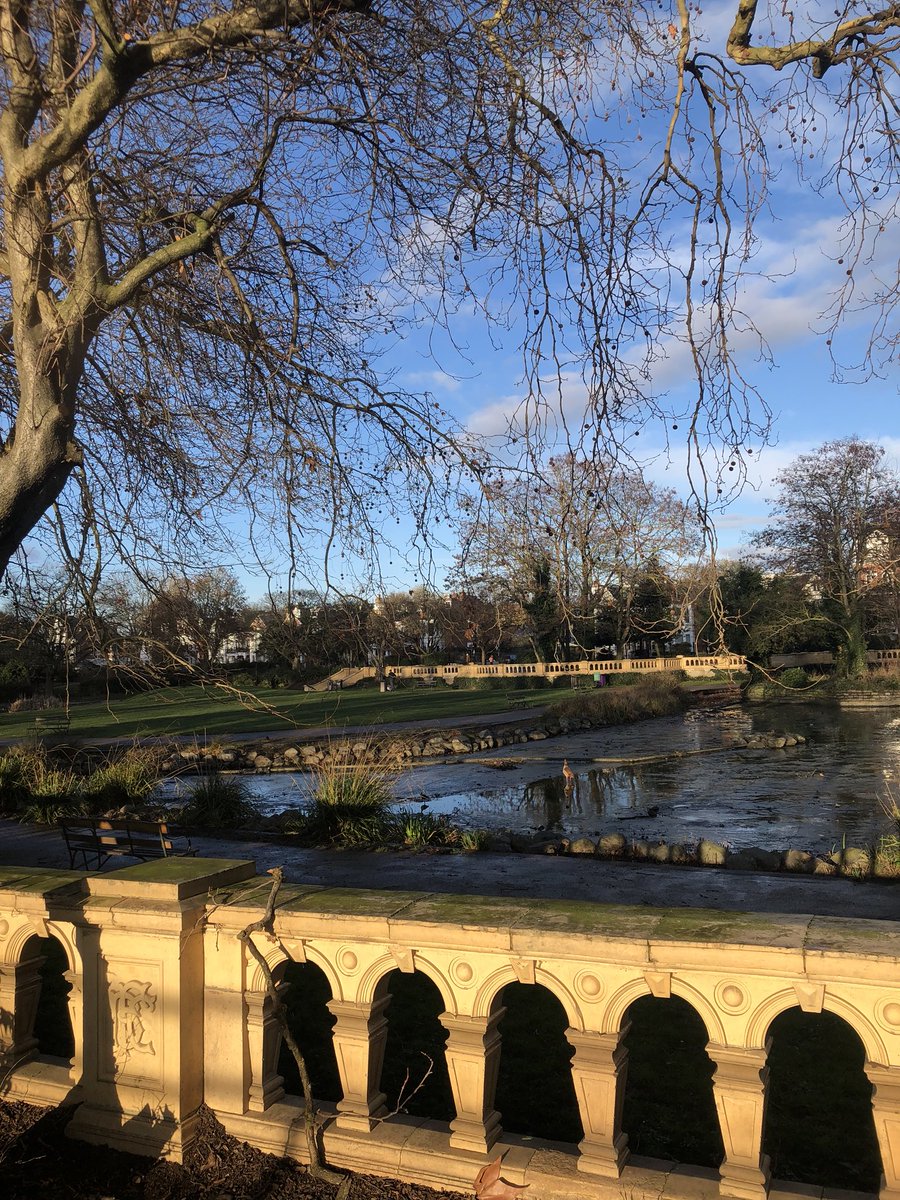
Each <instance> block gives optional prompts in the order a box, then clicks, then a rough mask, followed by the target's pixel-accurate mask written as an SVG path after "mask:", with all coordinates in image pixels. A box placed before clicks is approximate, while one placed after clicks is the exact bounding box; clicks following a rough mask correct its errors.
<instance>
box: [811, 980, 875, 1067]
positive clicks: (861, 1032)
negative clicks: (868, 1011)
mask: <svg viewBox="0 0 900 1200" xmlns="http://www.w3.org/2000/svg"><path fill="white" fill-rule="evenodd" d="M822 1007H823V1008H824V1010H825V1011H826V1012H830V1013H834V1015H835V1016H836V1017H840V1018H841V1019H842V1020H843V1021H846V1022H847V1024H848V1025H849V1026H850V1028H851V1029H852V1030H853V1032H854V1033H855V1034H856V1035H857V1037H858V1038H859V1040H860V1041H861V1042H862V1044H863V1046H864V1047H865V1051H866V1058H867V1059H868V1060H869V1062H873V1063H881V1064H882V1065H883V1066H885V1067H886V1066H889V1065H890V1062H889V1058H888V1050H887V1046H886V1045H885V1043H884V1040H883V1039H882V1037H881V1034H880V1033H879V1032H878V1030H877V1029H876V1028H875V1026H874V1025H873V1024H872V1023H871V1021H870V1020H869V1018H868V1017H867V1016H866V1015H865V1014H864V1013H862V1012H860V1010H859V1009H858V1008H857V1007H856V1006H855V1005H854V1004H851V1003H850V1001H849V1000H845V999H844V998H843V996H835V995H829V993H828V991H827V989H826V991H825V1001H824V1004H823V1006H822Z"/></svg>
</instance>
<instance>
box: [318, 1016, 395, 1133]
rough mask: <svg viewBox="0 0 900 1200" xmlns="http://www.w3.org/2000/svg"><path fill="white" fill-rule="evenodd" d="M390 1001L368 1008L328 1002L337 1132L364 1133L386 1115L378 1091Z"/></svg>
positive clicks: (382, 1099)
mask: <svg viewBox="0 0 900 1200" xmlns="http://www.w3.org/2000/svg"><path fill="white" fill-rule="evenodd" d="M390 1002H391V997H390V996H389V995H388V996H384V997H382V998H381V999H380V1000H373V1001H372V1002H371V1004H365V1003H362V1004H360V1003H354V1002H352V1001H347V1000H329V1001H328V1011H329V1012H330V1013H331V1014H332V1016H333V1017H335V1025H334V1028H333V1029H332V1031H331V1036H332V1038H333V1041H334V1053H335V1057H336V1059H337V1066H338V1072H339V1074H340V1077H341V1090H342V1091H343V1093H344V1096H343V1099H342V1100H340V1101H339V1102H338V1106H337V1110H338V1115H337V1121H336V1124H337V1125H338V1127H339V1128H341V1129H354V1130H357V1131H359V1132H363V1133H368V1132H369V1130H370V1129H372V1128H373V1127H374V1125H375V1124H376V1118H377V1117H380V1116H382V1115H383V1114H384V1113H385V1112H387V1108H386V1107H385V1103H384V1101H385V1095H384V1093H383V1092H381V1091H379V1090H378V1089H379V1085H380V1083H381V1068H382V1065H383V1063H384V1046H385V1042H386V1041H387V1021H386V1020H385V1017H384V1010H385V1009H386V1008H387V1006H388V1005H389V1004H390Z"/></svg>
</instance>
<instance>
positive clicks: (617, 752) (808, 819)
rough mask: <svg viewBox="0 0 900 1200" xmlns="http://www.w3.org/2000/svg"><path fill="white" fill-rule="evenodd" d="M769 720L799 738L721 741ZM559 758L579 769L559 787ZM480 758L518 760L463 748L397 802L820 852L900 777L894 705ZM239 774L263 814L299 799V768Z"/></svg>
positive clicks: (530, 827)
mask: <svg viewBox="0 0 900 1200" xmlns="http://www.w3.org/2000/svg"><path fill="white" fill-rule="evenodd" d="M772 730H774V731H776V732H781V733H801V734H804V735H805V736H806V737H808V738H809V739H810V743H809V744H807V745H805V746H797V747H794V748H788V749H785V750H776V751H771V750H746V749H743V750H742V749H736V748H729V745H730V742H731V741H732V740H733V739H734V738H735V737H736V736H738V735H743V736H746V735H747V734H749V733H751V732H753V731H757V732H768V731H772ZM707 749H715V750H717V752H716V753H712V754H705V755H697V756H688V757H684V758H668V759H665V760H664V761H656V762H645V763H633V764H630V765H621V764H612V763H599V762H592V761H591V760H592V759H602V758H612V757H617V758H630V759H639V758H642V757H646V756H650V755H674V754H676V753H678V752H682V753H684V752H690V751H697V750H707ZM563 756H565V757H566V758H567V759H568V762H569V765H570V767H571V768H572V770H573V771H574V772H575V773H576V776H577V778H576V782H575V786H574V787H573V788H572V789H571V792H570V793H569V794H568V795H567V794H566V792H565V790H564V787H563V783H564V781H563V777H562V759H563ZM481 757H484V758H489V759H491V760H492V761H495V762H500V761H503V760H510V759H514V760H520V761H517V763H516V765H515V766H514V767H512V768H511V769H508V770H501V769H497V768H492V767H490V766H486V765H479V764H476V763H473V762H471V761H466V760H465V759H462V760H460V761H459V762H454V763H451V764H446V765H433V766H418V767H413V768H412V769H410V770H409V771H408V772H406V773H405V774H404V775H403V776H402V777H401V778H400V779H399V780H398V783H397V787H396V793H397V798H398V801H402V802H404V803H406V804H415V805H418V804H424V805H426V806H427V808H428V810H429V811H430V812H434V813H446V814H448V815H452V816H453V818H454V820H455V821H456V822H457V823H458V824H460V825H463V826H465V827H480V828H486V829H500V828H511V829H514V830H517V831H520V832H523V833H527V832H538V831H541V830H546V831H549V832H554V833H560V834H564V835H565V836H567V837H579V836H583V835H584V836H591V837H595V836H597V835H598V834H600V833H608V832H612V831H618V832H621V833H623V834H625V835H626V837H628V838H629V839H631V838H645V839H649V840H662V841H667V842H676V841H696V840H697V839H699V838H701V837H705V838H711V839H713V840H714V841H723V842H727V843H728V844H730V845H732V846H734V847H741V846H751V845H761V846H766V847H772V848H779V849H783V848H787V847H788V846H793V847H797V848H802V849H808V850H813V851H823V850H826V851H827V850H830V849H831V848H832V847H833V846H835V845H837V846H839V845H840V844H841V841H842V839H844V838H846V844H847V845H861V844H864V843H866V842H868V841H871V840H873V839H875V838H877V836H878V835H879V834H880V833H881V832H883V831H884V830H885V829H886V828H887V820H886V817H885V815H884V813H883V811H882V808H881V798H882V797H883V796H884V794H885V790H886V787H887V786H888V785H889V784H890V782H891V781H892V780H895V779H896V780H898V781H900V712H898V710H897V709H888V708H885V709H870V710H862V711H860V710H857V711H848V710H841V709H839V708H838V707H837V706H824V705H798V704H791V705H764V706H763V705H758V706H749V707H745V708H741V709H734V710H730V711H729V713H728V714H722V715H717V716H710V717H702V718H700V719H697V720H683V719H682V718H680V717H678V718H663V719H660V720H656V721H648V722H642V723H640V724H638V725H631V726H621V727H617V728H613V729H604V730H595V731H592V732H590V733H580V734H577V735H572V736H570V737H560V738H555V739H548V740H546V741H541V742H530V743H528V744H527V745H519V746H506V747H504V748H503V749H501V750H496V751H486V752H484V753H483V755H482V756H481ZM249 782H250V784H251V786H252V789H253V791H254V793H255V797H254V798H255V800H256V802H257V803H258V804H259V806H260V808H261V809H262V811H263V812H265V813H272V812H277V811H280V810H281V809H284V808H289V807H294V806H299V805H303V804H304V803H306V800H307V797H308V792H307V788H306V786H305V781H304V777H303V775H302V774H297V775H266V776H257V777H252V778H251V779H250V780H249ZM898 792H900V783H898V787H897V788H896V789H895V794H897V793H898ZM650 810H656V811H654V812H653V814H652V815H650Z"/></svg>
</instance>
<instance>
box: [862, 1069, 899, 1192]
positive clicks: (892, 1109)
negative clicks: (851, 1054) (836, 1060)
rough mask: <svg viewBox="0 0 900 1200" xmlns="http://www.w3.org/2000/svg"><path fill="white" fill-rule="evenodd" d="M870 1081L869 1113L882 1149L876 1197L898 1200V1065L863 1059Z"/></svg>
mask: <svg viewBox="0 0 900 1200" xmlns="http://www.w3.org/2000/svg"><path fill="white" fill-rule="evenodd" d="M866 1075H868V1077H869V1081H870V1083H871V1084H872V1115H873V1117H874V1118H875V1132H876V1134H877V1135H878V1145H879V1148H880V1150H881V1190H880V1191H879V1193H878V1195H879V1200H900V1067H883V1066H881V1065H880V1064H879V1063H872V1062H867V1063H866Z"/></svg>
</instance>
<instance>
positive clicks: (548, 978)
mask: <svg viewBox="0 0 900 1200" xmlns="http://www.w3.org/2000/svg"><path fill="white" fill-rule="evenodd" d="M522 982H523V981H522V979H521V977H520V976H519V975H517V974H516V972H515V971H514V970H513V969H512V967H508V966H504V967H500V968H499V969H498V970H496V971H494V972H493V974H491V975H489V976H488V977H487V979H486V980H485V981H484V982H483V983H482V985H481V987H480V988H479V989H478V993H477V995H476V997H475V1005H474V1008H473V1011H472V1015H473V1016H476V1017H487V1016H489V1015H490V1013H491V1012H493V1010H494V1009H495V1007H496V1003H497V997H498V996H499V994H500V993H501V992H502V991H503V989H504V988H505V987H506V985H507V984H509V983H522ZM534 982H535V983H536V984H540V986H541V987H544V988H546V989H547V991H548V992H550V993H551V994H552V995H553V996H554V997H555V998H556V999H557V1000H558V1001H559V1002H560V1004H561V1005H562V1006H563V1009H564V1011H565V1014H566V1018H567V1020H568V1022H569V1024H570V1025H571V1026H572V1028H573V1029H578V1030H583V1029H584V1017H583V1015H582V1012H581V1009H580V1007H579V1005H578V1001H577V1000H576V999H575V997H574V996H573V995H572V993H571V992H570V991H569V989H568V988H567V987H566V985H565V984H564V983H563V982H562V981H561V980H560V979H559V978H557V976H555V975H552V974H551V973H550V972H549V971H546V970H544V969H542V968H538V969H537V970H536V971H535V973H534Z"/></svg>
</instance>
